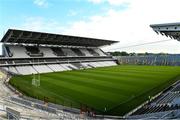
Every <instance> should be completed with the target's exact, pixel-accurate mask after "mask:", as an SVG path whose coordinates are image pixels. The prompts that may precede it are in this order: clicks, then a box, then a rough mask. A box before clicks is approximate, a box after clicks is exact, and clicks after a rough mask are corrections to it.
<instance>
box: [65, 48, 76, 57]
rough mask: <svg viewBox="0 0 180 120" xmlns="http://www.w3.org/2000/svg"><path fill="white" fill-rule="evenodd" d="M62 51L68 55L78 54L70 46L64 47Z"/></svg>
mask: <svg viewBox="0 0 180 120" xmlns="http://www.w3.org/2000/svg"><path fill="white" fill-rule="evenodd" d="M62 51H63V52H64V53H65V54H66V55H67V56H72V57H73V56H77V55H76V53H74V51H72V50H71V49H70V48H62Z"/></svg>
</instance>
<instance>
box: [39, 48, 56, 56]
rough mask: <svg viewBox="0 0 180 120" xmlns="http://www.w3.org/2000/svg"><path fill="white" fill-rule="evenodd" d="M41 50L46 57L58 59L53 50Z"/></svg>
mask: <svg viewBox="0 0 180 120" xmlns="http://www.w3.org/2000/svg"><path fill="white" fill-rule="evenodd" d="M39 50H40V51H42V52H43V54H44V57H56V55H55V54H54V53H53V51H52V49H51V48H46V47H39Z"/></svg>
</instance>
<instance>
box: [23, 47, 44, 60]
mask: <svg viewBox="0 0 180 120" xmlns="http://www.w3.org/2000/svg"><path fill="white" fill-rule="evenodd" d="M26 50H27V52H26V53H27V54H28V55H29V56H31V57H42V56H43V53H42V52H40V50H39V48H38V47H35V46H26Z"/></svg>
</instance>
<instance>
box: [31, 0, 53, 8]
mask: <svg viewBox="0 0 180 120" xmlns="http://www.w3.org/2000/svg"><path fill="white" fill-rule="evenodd" d="M34 4H35V5H37V6H39V7H48V6H49V3H48V2H47V0H34Z"/></svg>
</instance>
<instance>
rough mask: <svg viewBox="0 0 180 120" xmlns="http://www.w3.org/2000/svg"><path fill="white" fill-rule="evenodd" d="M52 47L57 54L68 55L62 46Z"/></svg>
mask: <svg viewBox="0 0 180 120" xmlns="http://www.w3.org/2000/svg"><path fill="white" fill-rule="evenodd" d="M51 49H52V50H53V53H54V55H56V56H67V55H66V54H65V53H64V52H63V51H62V49H61V48H60V47H53V48H51Z"/></svg>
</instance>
